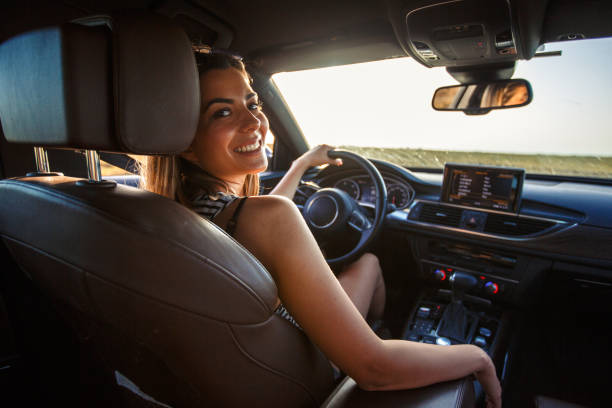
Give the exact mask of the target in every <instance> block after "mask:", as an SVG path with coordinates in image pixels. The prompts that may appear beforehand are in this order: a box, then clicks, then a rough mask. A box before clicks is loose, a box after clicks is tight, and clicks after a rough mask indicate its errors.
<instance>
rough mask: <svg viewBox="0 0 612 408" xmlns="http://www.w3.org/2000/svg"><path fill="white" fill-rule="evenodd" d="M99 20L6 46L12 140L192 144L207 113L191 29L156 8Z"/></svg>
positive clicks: (4, 73)
mask: <svg viewBox="0 0 612 408" xmlns="http://www.w3.org/2000/svg"><path fill="white" fill-rule="evenodd" d="M96 21H97V22H96ZM99 21H100V19H99V18H98V19H97V20H92V19H88V20H82V21H81V22H80V23H82V24H74V23H68V24H64V25H61V26H57V27H49V28H44V29H39V30H35V31H31V32H28V33H24V34H21V35H19V36H16V37H13V38H11V39H9V40H7V41H5V42H4V43H3V44H0V120H1V122H2V129H3V132H4V135H5V137H6V139H7V141H9V142H14V143H26V144H32V145H36V146H47V147H67V148H77V149H92V150H105V151H125V152H132V153H138V154H170V153H178V152H181V151H183V150H185V149H186V148H187V147H188V146H189V145H190V144H191V141H192V139H193V136H194V135H195V131H196V128H197V123H198V117H199V110H200V97H199V85H198V74H197V68H196V65H195V60H194V57H193V53H192V51H191V43H190V41H189V39H188V38H187V35H186V34H185V33H184V32H183V31H182V29H181V28H180V27H178V26H177V25H175V24H174V23H173V22H172V21H171V20H169V19H167V18H164V17H161V16H156V15H150V14H147V15H142V14H140V15H123V16H116V17H113V18H112V19H109V18H107V19H106V23H105V24H100V23H99Z"/></svg>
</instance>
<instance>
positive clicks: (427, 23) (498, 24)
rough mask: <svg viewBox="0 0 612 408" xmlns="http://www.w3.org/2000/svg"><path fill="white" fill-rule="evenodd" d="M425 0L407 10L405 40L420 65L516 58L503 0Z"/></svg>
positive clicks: (506, 8)
mask: <svg viewBox="0 0 612 408" xmlns="http://www.w3.org/2000/svg"><path fill="white" fill-rule="evenodd" d="M425 3H426V4H423V2H420V3H419V7H416V8H412V9H410V8H409V9H408V10H406V20H405V25H406V31H405V34H406V38H405V40H406V41H405V42H404V44H405V45H406V46H407V51H408V52H409V53H410V54H412V56H413V57H414V58H415V59H417V60H418V61H419V62H421V63H422V64H423V65H426V66H428V67H436V66H446V67H454V66H477V65H482V64H491V63H513V62H514V61H516V60H517V59H518V54H517V47H516V38H515V33H514V31H513V29H512V20H511V16H510V9H509V4H508V2H507V1H506V0H455V1H432V2H425ZM401 31H403V30H401Z"/></svg>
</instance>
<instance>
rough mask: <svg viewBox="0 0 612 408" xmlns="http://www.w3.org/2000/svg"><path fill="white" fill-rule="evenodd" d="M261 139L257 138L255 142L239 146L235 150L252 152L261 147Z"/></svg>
mask: <svg viewBox="0 0 612 408" xmlns="http://www.w3.org/2000/svg"><path fill="white" fill-rule="evenodd" d="M260 143H261V141H260V140H257V141H256V142H255V143H253V144H250V145H247V146H241V147H237V148H236V149H234V151H235V152H238V153H246V152H252V151H255V150H257V149H258V148H259V146H260Z"/></svg>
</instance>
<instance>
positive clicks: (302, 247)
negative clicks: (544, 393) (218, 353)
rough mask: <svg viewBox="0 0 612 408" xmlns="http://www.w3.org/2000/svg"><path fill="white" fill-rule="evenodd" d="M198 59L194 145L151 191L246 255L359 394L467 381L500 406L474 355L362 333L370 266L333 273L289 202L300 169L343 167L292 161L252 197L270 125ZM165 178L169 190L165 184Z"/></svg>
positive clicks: (231, 77) (375, 267) (377, 299)
mask: <svg viewBox="0 0 612 408" xmlns="http://www.w3.org/2000/svg"><path fill="white" fill-rule="evenodd" d="M206 58H207V59H208V60H207V62H206V64H205V65H203V66H200V94H201V101H202V104H201V111H200V118H199V125H198V129H197V132H196V136H195V139H194V141H193V143H192V144H191V146H190V148H189V149H188V150H187V151H186V152H185V153H183V154H181V155H180V156H174V157H172V156H170V157H166V158H161V159H160V158H156V159H153V161H152V162H153V163H157V167H154V168H152V170H155V171H157V173H153V174H154V175H155V177H157V178H156V179H154V180H153V181H154V182H155V181H156V182H157V183H158V185H162V186H163V187H164V188H163V189H162V188H160V190H159V191H162V193H163V194H164V195H166V196H167V197H169V198H172V199H176V198H177V199H178V200H179V201H180V202H182V203H183V204H185V205H186V206H188V207H190V208H191V209H193V210H194V211H195V212H197V213H198V214H200V215H201V216H203V217H205V218H208V219H210V220H211V221H213V222H214V223H215V224H217V225H218V226H219V227H221V228H222V229H224V230H225V231H226V232H227V233H228V234H230V235H231V236H232V237H234V238H235V239H236V240H237V241H238V242H239V243H241V244H242V245H243V246H244V248H246V249H247V250H248V251H249V252H251V253H252V254H253V255H254V256H255V257H256V258H257V259H258V260H259V261H260V262H261V263H262V264H263V265H264V266H265V267H266V269H267V270H268V271H269V272H270V274H271V276H272V277H273V279H274V281H275V283H276V287H277V288H278V301H277V303H276V309H275V314H277V315H278V316H280V317H282V318H284V319H286V320H289V321H290V322H291V323H292V324H293V325H295V326H296V327H297V328H299V329H300V330H303V331H304V332H305V333H306V334H307V336H308V337H309V338H310V339H311V340H312V341H313V342H314V343H315V344H317V345H318V346H319V347H320V349H321V351H323V353H324V354H325V355H326V357H327V358H328V359H329V360H330V362H332V364H333V365H334V366H335V367H338V368H339V369H340V370H342V371H344V372H345V373H347V374H348V375H349V376H351V377H352V378H354V379H355V380H356V381H357V382H358V383H359V385H360V386H361V387H362V388H364V389H368V390H394V389H405V388H414V387H420V386H425V385H430V384H434V383H437V382H441V381H447V380H451V379H458V378H462V377H465V376H466V375H469V374H472V373H473V374H475V375H476V377H477V378H478V380H479V381H480V382H481V384H482V385H483V387H484V389H485V392H486V393H487V396H488V397H489V405H490V406H492V407H497V406H500V404H501V388H500V384H499V381H498V379H497V376H496V372H495V367H494V365H493V363H492V361H491V359H490V358H489V356H488V355H487V354H486V353H485V352H484V351H482V350H481V349H479V348H478V347H475V346H473V345H466V344H463V345H453V346H449V347H444V348H440V347H436V346H431V345H428V344H418V343H414V342H409V341H404V340H382V339H381V338H379V337H378V336H377V335H376V334H375V333H374V332H373V331H372V330H371V329H370V327H369V325H368V323H374V322H375V321H377V320H379V319H381V318H382V316H383V311H384V306H385V297H386V290H385V284H384V281H383V278H382V270H381V266H380V263H379V260H378V257H377V256H376V255H374V254H371V253H363V254H361V256H360V257H358V258H357V260H355V261H353V262H352V263H345V264H344V265H343V266H342V268H338V269H339V270H337V271H335V273H334V271H332V269H331V268H330V266H329V265H328V263H327V262H326V260H325V258H324V256H323V254H322V252H321V250H320V249H319V245H318V244H317V241H316V240H315V238H314V236H313V235H312V233H311V232H310V230H309V229H308V226H307V224H306V222H305V221H304V219H303V218H302V215H301V214H300V213H299V211H298V209H297V207H296V206H295V205H294V204H293V203H292V202H291V201H290V200H289V199H291V198H292V197H293V195H294V193H295V191H296V188H297V186H298V183H299V181H300V179H301V178H302V176H303V175H304V173H305V172H306V170H307V169H308V168H310V167H312V166H318V165H323V164H334V165H336V166H341V165H343V163H342V160H341V159H332V158H330V157H329V155H328V152H329V151H330V150H331V149H332V147H331V146H327V145H320V146H317V147H315V148H313V149H311V150H310V151H307V152H306V153H304V154H303V155H302V156H300V157H298V158H297V159H296V160H294V161H293V163H292V165H291V167H290V169H289V170H288V171H287V172H286V174H285V175H284V176H283V178H282V179H281V180H280V181H279V182H278V184H277V185H276V186H275V187H274V189H273V190H272V192H271V194H270V195H268V196H259V195H257V191H256V190H254V187H256V183H255V184H249V179H250V178H255V177H256V176H257V173H259V172H261V171H263V170H264V169H265V168H266V166H267V158H266V153H265V149H264V143H265V136H266V133H267V132H268V120H267V118H266V116H265V114H264V113H263V111H262V110H261V105H260V103H259V100H258V96H257V94H256V93H255V92H254V91H253V88H252V87H251V81H250V79H249V76H248V75H247V74H246V71H245V70H244V66H243V65H242V63H241V62H240V61H237V60H235V59H231V58H229V57H227V56H219V55H212V56H209V57H206ZM220 59H225V60H226V62H225V63H218V60H220ZM236 64H237V65H236ZM156 161H157V162H156ZM148 170H149V169H147V168H145V172H144V174H143V176H144V177H143V179H144V180H145V186H147V183H148V182H149V181H148V180H149V179H150V178H149V176H150V174H151V172H149V171H148ZM164 178H165V180H174V181H171V182H167V183H166V184H164ZM255 180H256V179H255ZM153 191H155V190H153ZM241 196H242V197H241ZM244 196H246V197H244ZM247 198H248V200H247ZM381 208H384V206H382V207H381ZM239 217H240V218H239ZM381 219H382V218H381ZM279 248H282V251H279ZM356 255H357V256H358V255H359V254H356ZM314 298H317V299H318V300H319V301H316V302H313V299H314ZM347 338H350V339H351V342H350V343H347V341H346V339H347ZM337 374H340V373H339V372H337Z"/></svg>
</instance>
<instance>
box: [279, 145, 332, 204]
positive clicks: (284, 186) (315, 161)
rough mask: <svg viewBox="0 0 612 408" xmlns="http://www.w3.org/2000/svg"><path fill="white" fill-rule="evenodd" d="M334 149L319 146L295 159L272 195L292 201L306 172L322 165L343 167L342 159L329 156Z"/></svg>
mask: <svg viewBox="0 0 612 408" xmlns="http://www.w3.org/2000/svg"><path fill="white" fill-rule="evenodd" d="M332 149H333V147H332V146H328V145H319V146H317V147H314V148H312V149H310V150H309V151H307V152H306V153H304V154H303V155H301V156H300V157H298V158H297V159H295V160H294V162H293V163H291V167H290V168H289V171H287V173H286V174H285V175H284V176H283V178H282V179H281V181H279V182H278V184H277V185H276V187H274V189H273V190H272V191H271V192H270V194H274V195H280V196H284V197H287V198H288V199H290V200H291V199H292V198H293V195H294V194H295V189H296V188H297V186H298V184H299V182H300V179H301V178H302V176H303V175H304V172H306V170H308V169H309V168H310V167H312V166H320V165H322V164H334V165H336V166H340V165H342V160H341V159H332V158H330V157H329V156H328V155H327V152H328V151H330V150H332Z"/></svg>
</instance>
